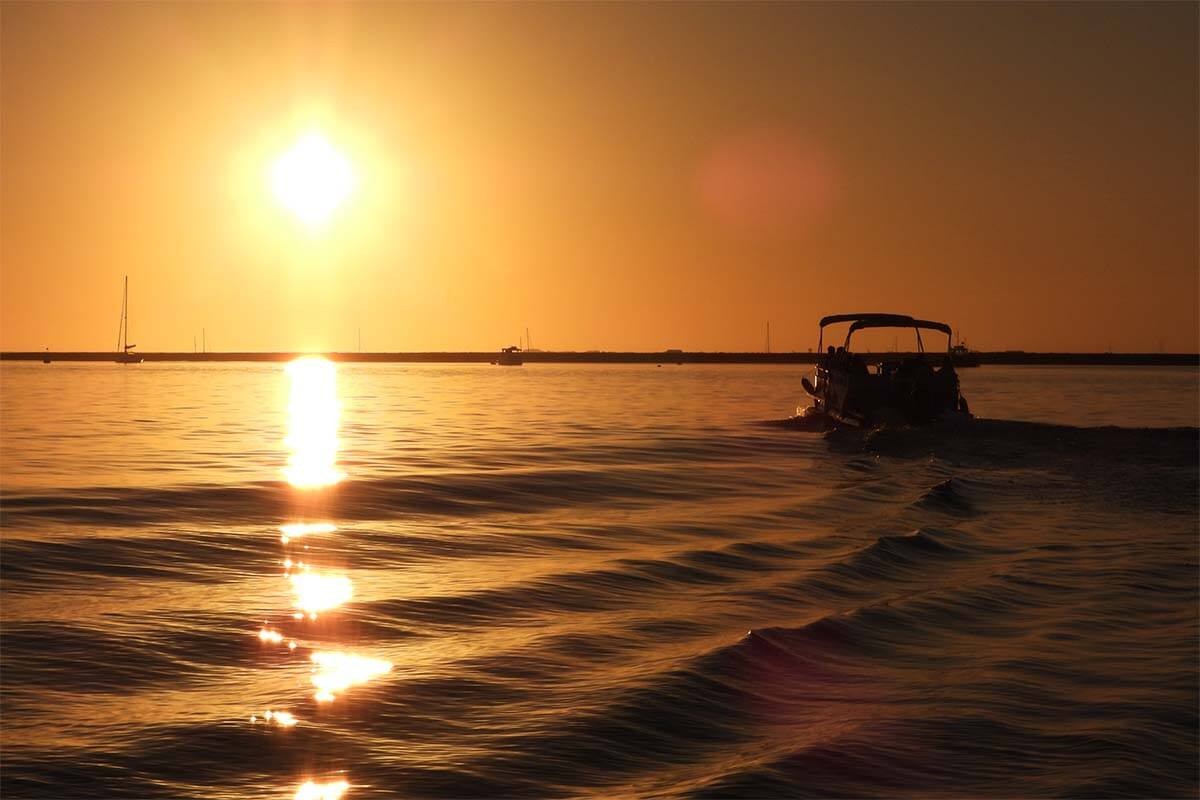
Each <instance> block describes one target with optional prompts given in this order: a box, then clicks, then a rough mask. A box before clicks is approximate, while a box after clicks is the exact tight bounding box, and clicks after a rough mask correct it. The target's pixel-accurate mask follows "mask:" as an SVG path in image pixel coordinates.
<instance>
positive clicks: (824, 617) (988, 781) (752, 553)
mask: <svg viewBox="0 0 1200 800" xmlns="http://www.w3.org/2000/svg"><path fill="white" fill-rule="evenodd" d="M805 371H806V369H805V368H802V367H786V366H675V365H663V366H662V367H661V368H659V367H655V366H653V365H649V366H607V365H604V366H601V365H595V366H591V365H581V366H554V365H527V366H525V367H521V368H503V367H492V366H488V365H341V366H339V367H338V368H337V369H336V372H335V370H334V369H333V368H332V367H331V366H329V365H324V366H323V365H322V364H320V363H317V364H313V363H311V362H306V363H305V364H304V365H301V366H299V367H295V368H293V369H291V370H290V371H287V370H285V369H284V368H283V366H282V365H238V364H230V365H171V364H141V365H137V366H121V365H116V364H112V365H103V364H67V363H55V364H52V365H49V366H45V365H42V364H19V363H6V364H4V365H3V366H2V367H0V390H2V391H0V477H2V485H3V501H2V516H0V524H2V531H3V539H2V548H0V581H2V583H0V589H2V597H0V600H2V628H0V735H2V742H0V744H2V749H0V795H2V796H3V797H4V798H5V800H9V799H10V798H23V797H39V798H100V797H136V798H151V797H170V798H182V797H195V798H294V797H295V798H304V800H315V799H316V798H333V797H337V796H339V795H340V796H341V797H343V798H345V799H346V800H361V799H363V798H393V797H395V798H504V797H513V798H517V797H520V798H542V797H588V798H616V797H655V798H727V797H728V798H774V797H789V798H792V797H880V796H884V797H900V798H908V797H911V798H928V797H964V796H971V797H1192V798H1194V797H1196V796H1197V793H1198V792H1200V767H1198V763H1200V760H1198V753H1200V734H1198V731H1200V715H1198V708H1200V677H1198V676H1200V648H1198V645H1197V643H1198V641H1200V581H1198V576H1200V568H1198V541H1200V494H1198V486H1200V475H1198V468H1197V465H1198V463H1200V452H1198V442H1200V431H1198V429H1197V425H1198V423H1200V419H1198V417H1200V372H1198V371H1197V370H1196V369H1191V368H1162V369H1160V368H1091V367H983V368H981V369H975V370H963V371H962V380H963V391H964V393H965V394H966V396H967V397H968V399H969V400H970V403H971V407H972V410H973V411H974V412H975V414H976V416H977V418H976V419H975V420H973V421H971V422H970V423H968V424H965V425H961V426H953V427H948V428H935V429H927V430H916V429H895V430H882V431H877V432H875V433H872V434H869V435H862V434H859V433H842V432H834V433H815V432H805V431H800V430H792V429H788V428H786V427H783V426H780V425H777V424H773V423H772V421H775V420H779V419H781V418H783V417H786V416H788V415H790V414H792V413H794V412H795V409H796V406H797V404H798V403H800V404H803V400H802V391H801V389H800V377H801V375H803V374H805ZM285 540H286V541H285ZM268 712H270V713H268ZM281 712H282V713H281Z"/></svg>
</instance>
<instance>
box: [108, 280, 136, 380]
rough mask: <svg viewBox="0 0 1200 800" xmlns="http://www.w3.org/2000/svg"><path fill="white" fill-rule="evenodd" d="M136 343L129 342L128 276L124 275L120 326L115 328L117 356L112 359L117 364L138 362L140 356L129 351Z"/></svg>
mask: <svg viewBox="0 0 1200 800" xmlns="http://www.w3.org/2000/svg"><path fill="white" fill-rule="evenodd" d="M135 347H137V345H136V344H130V343H129V276H128V275H126V276H125V292H124V293H123V294H122V295H121V326H120V327H119V328H117V357H116V358H114V359H113V361H116V362H117V363H118V364H140V363H142V357H141V356H140V355H138V354H137V353H132V352H130V351H131V350H133V348H135Z"/></svg>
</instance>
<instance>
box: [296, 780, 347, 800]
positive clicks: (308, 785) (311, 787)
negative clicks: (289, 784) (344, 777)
mask: <svg viewBox="0 0 1200 800" xmlns="http://www.w3.org/2000/svg"><path fill="white" fill-rule="evenodd" d="M349 788H350V784H349V783H347V782H346V781H330V782H329V783H314V782H313V781H305V782H304V785H303V786H301V787H300V788H299V789H297V790H296V794H295V797H294V800H338V798H339V797H341V796H342V795H343V794H345V793H346V790H347V789H349Z"/></svg>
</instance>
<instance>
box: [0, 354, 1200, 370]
mask: <svg viewBox="0 0 1200 800" xmlns="http://www.w3.org/2000/svg"><path fill="white" fill-rule="evenodd" d="M116 355H117V354H116V353H112V352H45V351H43V352H16V351H14V352H7V353H0V361H42V360H44V359H47V358H48V359H50V360H51V361H52V362H54V361H101V362H102V361H113V360H114V359H115V357H116ZM140 355H141V356H142V358H143V359H145V360H146V361H147V362H150V361H164V362H239V361H240V362H282V361H291V360H292V359H295V358H298V357H300V356H304V355H320V356H323V357H325V358H328V359H329V360H331V361H339V362H347V363H397V364H402V363H418V364H420V363H426V364H428V363H439V364H489V363H492V362H494V361H495V360H496V356H497V354H496V353H492V352H447V353H282V352H240V353H141V354H140ZM522 355H523V357H524V360H525V363H527V364H812V363H815V361H816V357H817V354H816V353H726V352H678V353H672V352H657V353H644V352H608V351H589V352H572V351H565V352H552V351H534V352H526V353H523V354H522ZM905 355H907V354H905V353H864V354H863V356H864V357H865V358H866V359H867V360H868V361H879V360H882V359H884V358H888V359H891V358H902V357H904V356H905ZM972 355H975V356H977V357H978V358H979V362H980V364H981V365H984V366H986V365H988V364H997V365H999V364H1005V365H1012V364H1043V365H1058V366H1072V365H1074V366H1178V367H1195V366H1200V354H1196V353H1028V352H1024V351H1005V352H995V353H986V352H981V353H972Z"/></svg>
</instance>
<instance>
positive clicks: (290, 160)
mask: <svg viewBox="0 0 1200 800" xmlns="http://www.w3.org/2000/svg"><path fill="white" fill-rule="evenodd" d="M356 183H357V178H356V177H355V175H354V169H353V167H352V166H351V165H350V161H349V160H348V159H347V158H346V157H345V156H343V155H342V154H341V153H339V152H338V151H337V149H336V148H335V147H334V146H333V145H332V144H330V143H329V141H328V140H327V139H326V138H325V137H324V136H322V135H321V134H319V133H315V132H314V133H307V134H305V135H304V136H301V137H300V138H299V139H298V140H296V143H295V144H293V145H292V146H291V148H290V149H288V151H287V152H286V153H284V154H283V155H281V156H280V157H279V159H278V160H277V161H276V162H275V165H274V167H272V169H271V190H272V191H273V192H274V193H275V197H276V198H278V200H279V202H280V203H282V204H283V205H284V207H285V208H287V209H288V210H289V211H291V212H292V213H293V214H295V215H296V218H297V219H299V220H300V221H301V222H302V223H304V225H306V226H307V227H309V228H312V229H316V228H321V227H324V226H325V224H326V223H328V222H329V219H330V217H332V216H333V212H334V211H336V210H337V209H338V207H339V206H341V205H342V203H344V202H345V201H346V198H348V197H349V196H350V194H351V193H352V192H353V191H354V187H355V184H356Z"/></svg>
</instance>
